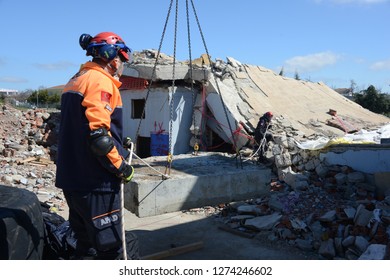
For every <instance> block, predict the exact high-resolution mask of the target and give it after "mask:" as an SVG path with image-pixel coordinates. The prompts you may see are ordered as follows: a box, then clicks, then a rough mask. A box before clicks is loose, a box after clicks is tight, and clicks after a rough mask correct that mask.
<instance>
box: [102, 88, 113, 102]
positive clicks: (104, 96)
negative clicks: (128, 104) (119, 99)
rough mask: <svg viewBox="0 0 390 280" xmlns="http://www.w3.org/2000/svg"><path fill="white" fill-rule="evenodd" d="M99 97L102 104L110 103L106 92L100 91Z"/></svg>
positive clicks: (109, 96)
mask: <svg viewBox="0 0 390 280" xmlns="http://www.w3.org/2000/svg"><path fill="white" fill-rule="evenodd" d="M100 97H101V100H102V102H107V103H110V99H111V94H110V93H109V92H107V91H102V92H101V93H100Z"/></svg>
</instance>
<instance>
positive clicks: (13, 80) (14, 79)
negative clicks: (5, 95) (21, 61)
mask: <svg viewBox="0 0 390 280" xmlns="http://www.w3.org/2000/svg"><path fill="white" fill-rule="evenodd" d="M0 82H2V83H14V84H21V83H27V82H28V80H27V79H25V78H20V77H0Z"/></svg>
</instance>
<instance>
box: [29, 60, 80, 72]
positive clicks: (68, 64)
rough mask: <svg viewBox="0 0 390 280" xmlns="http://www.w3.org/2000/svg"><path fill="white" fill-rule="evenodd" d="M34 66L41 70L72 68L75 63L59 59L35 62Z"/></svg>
mask: <svg viewBox="0 0 390 280" xmlns="http://www.w3.org/2000/svg"><path fill="white" fill-rule="evenodd" d="M34 66H35V67H37V68H40V69H42V70H65V69H68V68H74V67H75V64H74V63H71V62H67V61H61V62H57V63H46V64H42V63H35V64H34Z"/></svg>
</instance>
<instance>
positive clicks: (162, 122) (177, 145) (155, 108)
mask: <svg viewBox="0 0 390 280" xmlns="http://www.w3.org/2000/svg"><path fill="white" fill-rule="evenodd" d="M147 91H148V90H147V89H145V90H123V91H121V95H122V101H123V114H124V115H123V119H124V135H125V136H130V137H131V138H132V139H134V141H135V139H136V133H137V129H138V126H139V123H140V120H139V119H132V118H131V114H132V112H131V109H132V108H131V107H132V105H131V104H132V99H142V98H146V94H147ZM171 95H172V93H171V92H170V91H169V89H162V88H156V89H151V91H150V93H149V96H148V100H147V101H146V108H145V119H142V121H141V127H140V130H139V136H142V137H150V135H151V133H153V132H155V130H159V129H160V128H161V129H163V130H165V131H164V132H165V133H169V129H170V128H169V124H170V120H171V112H170V111H171V110H170V104H169V98H168V97H169V96H171ZM192 103H193V101H192V92H191V91H190V90H188V89H186V88H182V87H177V88H176V91H175V93H174V100H173V114H172V135H171V137H172V142H171V146H172V147H171V148H172V151H171V152H172V154H173V155H176V154H183V153H187V152H188V151H189V150H190V146H189V143H190V138H191V133H190V126H191V124H192V113H193V112H192ZM178 139H179V141H178Z"/></svg>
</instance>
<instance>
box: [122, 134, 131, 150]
mask: <svg viewBox="0 0 390 280" xmlns="http://www.w3.org/2000/svg"><path fill="white" fill-rule="evenodd" d="M130 146H131V138H130V137H126V138H125V139H123V148H125V149H129V148H130Z"/></svg>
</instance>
